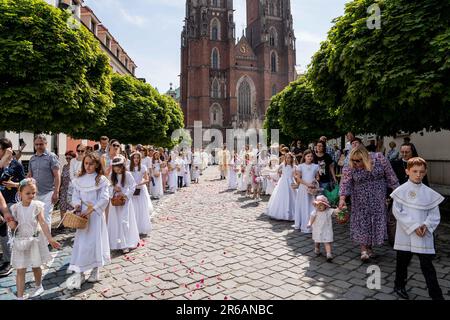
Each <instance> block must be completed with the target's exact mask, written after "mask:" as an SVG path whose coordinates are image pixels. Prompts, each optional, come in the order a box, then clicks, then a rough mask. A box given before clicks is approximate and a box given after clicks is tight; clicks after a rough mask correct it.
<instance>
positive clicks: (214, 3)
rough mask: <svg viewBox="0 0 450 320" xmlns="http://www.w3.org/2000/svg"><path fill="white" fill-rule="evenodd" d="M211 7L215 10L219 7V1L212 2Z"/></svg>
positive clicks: (213, 0)
mask: <svg viewBox="0 0 450 320" xmlns="http://www.w3.org/2000/svg"><path fill="white" fill-rule="evenodd" d="M211 5H212V6H213V7H216V8H217V7H220V0H212V1H211Z"/></svg>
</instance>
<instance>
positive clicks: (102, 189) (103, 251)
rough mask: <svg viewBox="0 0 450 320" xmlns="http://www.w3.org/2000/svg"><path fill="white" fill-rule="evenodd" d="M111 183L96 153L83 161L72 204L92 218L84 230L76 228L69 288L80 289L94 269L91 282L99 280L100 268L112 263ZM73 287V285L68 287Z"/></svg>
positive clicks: (85, 215)
mask: <svg viewBox="0 0 450 320" xmlns="http://www.w3.org/2000/svg"><path fill="white" fill-rule="evenodd" d="M109 184H110V183H109V180H108V179H107V178H106V177H105V176H104V175H103V166H102V163H101V160H100V157H99V156H98V155H97V154H96V153H90V154H88V155H86V156H85V157H84V158H83V166H82V167H81V173H80V175H79V176H78V178H76V179H75V180H74V181H73V189H74V190H73V195H72V205H73V207H74V208H75V210H76V212H81V216H83V217H87V218H89V222H88V225H87V227H86V228H85V229H77V231H76V233H75V239H74V244H73V249H72V257H71V259H70V265H69V270H71V271H74V272H75V275H73V276H72V277H71V278H69V279H68V280H67V284H68V286H67V287H68V288H69V289H79V288H80V286H81V283H82V282H83V281H84V272H86V271H88V270H91V269H92V272H91V275H90V277H89V279H88V282H96V281H98V280H99V274H100V270H99V268H100V267H103V266H104V265H106V264H109V263H110V262H111V257H110V250H109V241H108V228H107V226H106V219H105V210H106V207H107V206H108V203H109ZM69 284H70V285H69Z"/></svg>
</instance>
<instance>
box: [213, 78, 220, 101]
mask: <svg viewBox="0 0 450 320" xmlns="http://www.w3.org/2000/svg"><path fill="white" fill-rule="evenodd" d="M212 97H213V98H214V99H218V98H220V85H219V81H218V80H217V79H214V80H213V82H212Z"/></svg>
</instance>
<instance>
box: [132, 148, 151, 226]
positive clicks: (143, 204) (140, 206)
mask: <svg viewBox="0 0 450 320" xmlns="http://www.w3.org/2000/svg"><path fill="white" fill-rule="evenodd" d="M141 157H142V156H141V154H140V153H139V152H135V153H132V154H131V163H130V172H131V174H132V175H133V178H134V181H135V182H136V190H135V192H134V195H133V200H132V202H133V208H134V213H135V214H136V224H137V227H138V231H139V234H145V235H147V234H148V233H149V232H150V230H151V229H152V225H151V222H150V215H151V214H152V212H153V205H152V201H151V200H150V196H149V194H148V190H147V183H148V182H149V178H148V173H147V167H146V166H145V165H143V164H141Z"/></svg>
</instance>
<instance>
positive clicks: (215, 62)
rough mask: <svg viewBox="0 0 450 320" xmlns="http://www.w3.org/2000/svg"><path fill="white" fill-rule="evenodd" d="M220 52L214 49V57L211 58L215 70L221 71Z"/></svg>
mask: <svg viewBox="0 0 450 320" xmlns="http://www.w3.org/2000/svg"><path fill="white" fill-rule="evenodd" d="M219 62H220V61H219V50H217V48H214V49H213V50H212V56H211V65H212V68H213V69H219V67H220V63H219Z"/></svg>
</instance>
